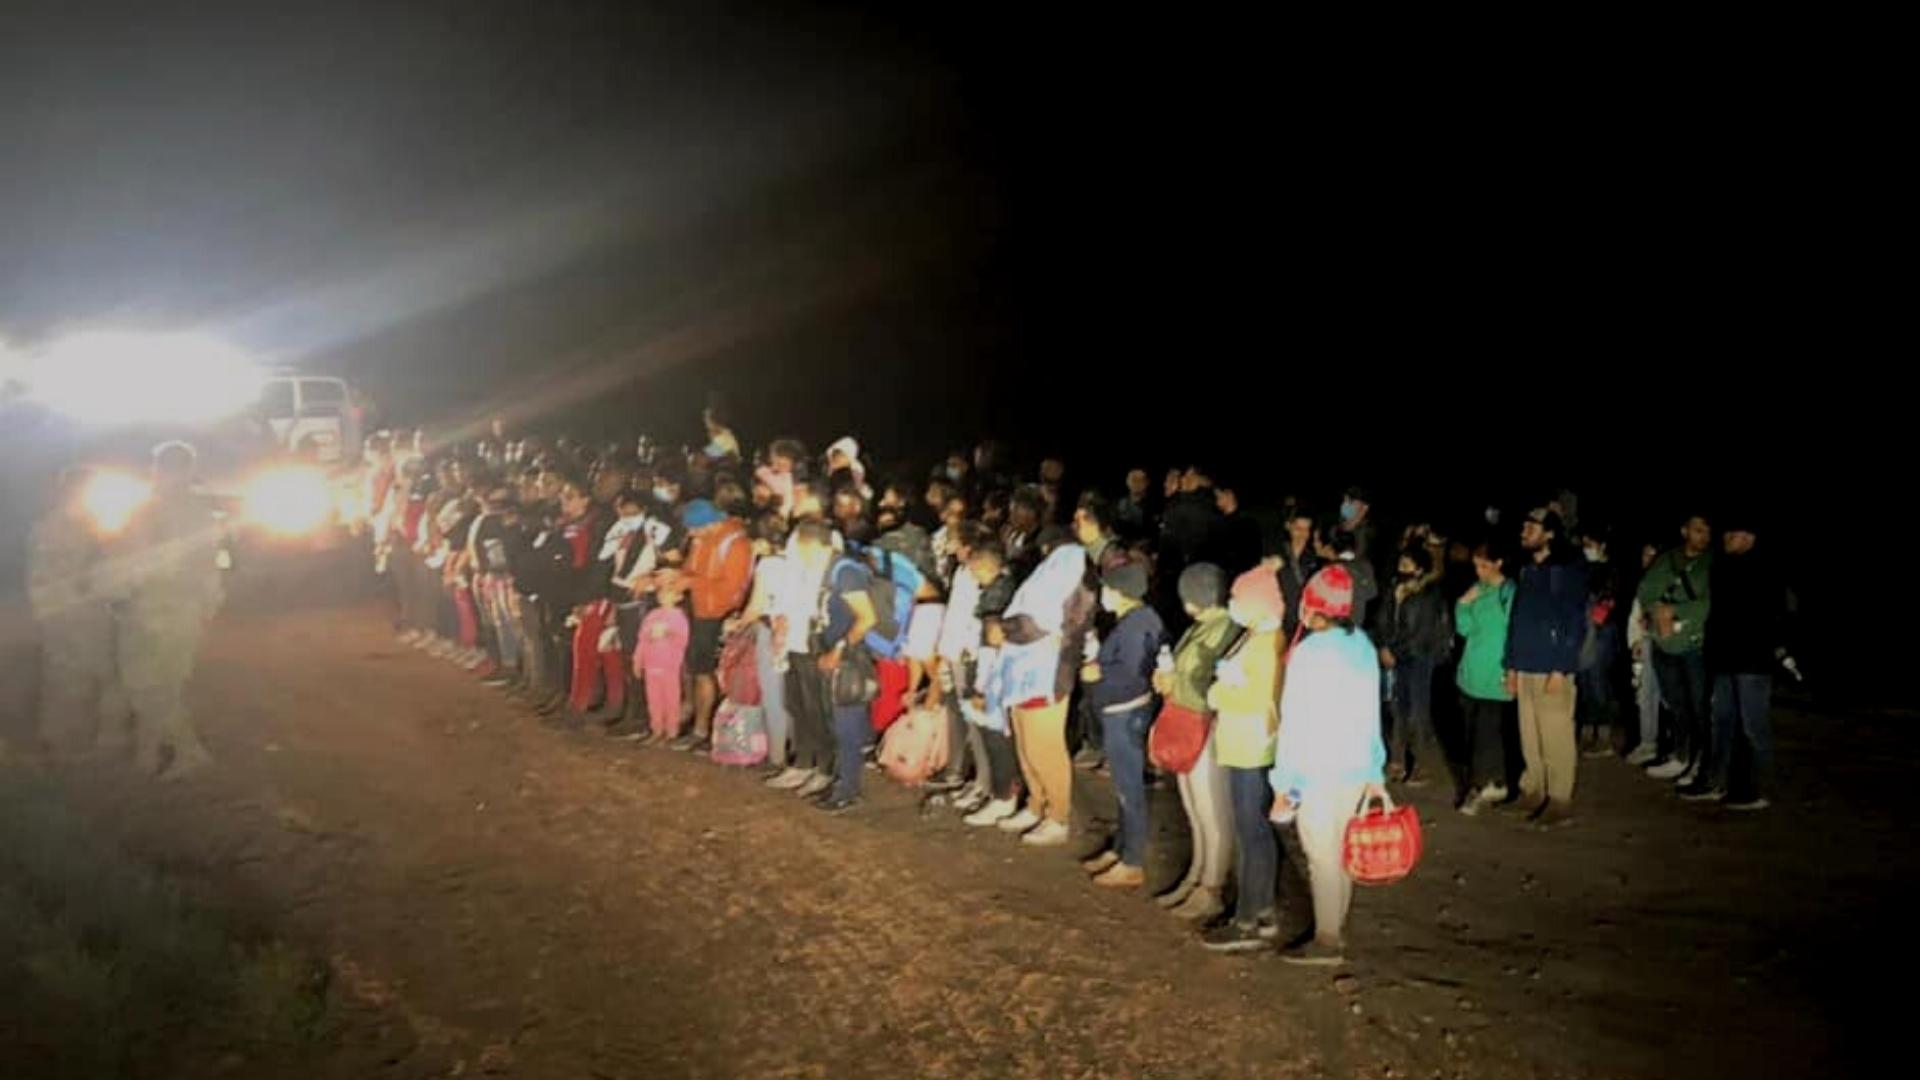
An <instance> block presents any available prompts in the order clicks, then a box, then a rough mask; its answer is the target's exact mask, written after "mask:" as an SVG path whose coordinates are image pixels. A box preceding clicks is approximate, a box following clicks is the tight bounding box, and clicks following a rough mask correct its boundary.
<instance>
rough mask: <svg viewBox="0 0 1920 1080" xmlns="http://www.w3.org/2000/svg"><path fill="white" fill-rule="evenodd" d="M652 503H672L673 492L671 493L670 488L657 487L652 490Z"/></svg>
mask: <svg viewBox="0 0 1920 1080" xmlns="http://www.w3.org/2000/svg"><path fill="white" fill-rule="evenodd" d="M653 501H654V502H660V503H670V502H672V501H673V491H672V489H670V488H662V487H657V488H654V489H653Z"/></svg>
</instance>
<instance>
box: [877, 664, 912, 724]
mask: <svg viewBox="0 0 1920 1080" xmlns="http://www.w3.org/2000/svg"><path fill="white" fill-rule="evenodd" d="M873 666H874V671H875V674H877V675H879V677H880V679H879V681H880V694H879V696H878V697H875V698H874V699H873V704H872V705H871V706H868V707H869V708H870V709H871V710H872V719H873V730H875V731H885V730H887V729H888V728H890V727H892V726H893V722H894V721H895V720H898V719H900V717H901V716H902V715H904V714H905V713H906V711H907V709H906V706H904V705H902V704H901V703H900V698H901V697H902V696H903V695H904V694H906V692H907V677H908V676H909V675H910V674H911V673H912V671H911V669H910V668H908V667H907V662H906V661H905V660H886V659H883V658H881V657H877V656H876V657H874V659H873Z"/></svg>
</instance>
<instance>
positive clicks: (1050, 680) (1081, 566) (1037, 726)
mask: <svg viewBox="0 0 1920 1080" xmlns="http://www.w3.org/2000/svg"><path fill="white" fill-rule="evenodd" d="M1047 540H1049V541H1051V540H1054V537H1053V536H1052V535H1051V534H1050V535H1049V536H1048V537H1047ZM1042 547H1045V542H1043V543H1042ZM1086 568H1087V552H1086V549H1085V548H1082V547H1081V546H1080V545H1078V544H1070V543H1057V546H1054V547H1053V548H1052V549H1051V551H1050V552H1049V553H1048V554H1047V555H1046V557H1045V558H1044V559H1043V560H1042V561H1041V563H1040V566H1039V567H1038V568H1037V569H1036V570H1034V572H1033V574H1032V576H1030V577H1028V578H1027V580H1026V581H1025V582H1023V583H1022V584H1021V585H1020V587H1019V588H1018V589H1017V590H1015V591H1014V594H1013V603H1012V604H1010V605H1008V607H1007V611H1006V615H1005V617H1004V618H1003V619H1002V626H1003V628H1004V631H1005V633H1006V645H1005V646H1004V647H1002V649H1001V656H1000V665H1001V670H1002V676H1001V677H1002V682H1003V687H1002V689H1001V695H1002V697H1003V698H1004V700H1005V701H1007V702H1008V703H1010V704H1011V705H1012V707H1013V731H1014V747H1015V750H1016V751H1017V752H1018V754H1019V757H1020V772H1021V774H1022V775H1023V776H1025V778H1026V782H1027V805H1026V808H1025V809H1023V810H1021V811H1020V812H1019V813H1017V814H1015V815H1013V816H1012V817H1009V818H1007V819H1006V820H1004V821H1001V822H1000V823H999V825H1000V828H1001V830H1002V831H1005V832H1011V833H1019V834H1021V841H1022V842H1023V843H1026V844H1029V845H1032V846H1035V847H1057V846H1059V845H1062V844H1065V843H1066V842H1067V838H1068V836H1069V835H1070V834H1071V831H1072V830H1071V829H1070V827H1069V826H1070V823H1071V822H1072V820H1073V761H1072V759H1070V758H1069V757H1068V756H1067V728H1066V722H1067V702H1068V698H1069V694H1070V691H1071V690H1072V684H1071V682H1069V683H1068V685H1067V686H1065V687H1061V686H1060V685H1059V681H1060V672H1061V670H1062V666H1063V664H1064V665H1065V666H1066V670H1067V671H1068V672H1069V673H1071V672H1072V671H1073V669H1074V666H1075V661H1076V660H1077V659H1078V656H1079V649H1080V642H1081V638H1082V637H1084V635H1085V633H1086V627H1085V625H1084V623H1083V624H1082V625H1080V626H1079V627H1078V628H1077V630H1076V628H1075V627H1074V625H1073V622H1074V620H1073V618H1072V611H1071V610H1070V609H1072V608H1075V607H1077V606H1078V604H1077V601H1078V600H1079V599H1080V598H1079V597H1078V595H1077V594H1079V593H1083V592H1085V591H1086V587H1085V586H1084V585H1083V584H1082V581H1081V579H1082V578H1083V577H1084V575H1085V574H1086Z"/></svg>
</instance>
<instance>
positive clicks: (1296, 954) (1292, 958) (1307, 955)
mask: <svg viewBox="0 0 1920 1080" xmlns="http://www.w3.org/2000/svg"><path fill="white" fill-rule="evenodd" d="M1280 959H1282V960H1285V961H1286V962H1287V963H1289V964H1298V965H1300V966H1302V967H1339V966H1340V965H1342V964H1344V963H1346V962H1347V954H1346V950H1344V949H1342V948H1341V947H1340V946H1338V945H1327V944H1323V943H1322V942H1321V941H1319V940H1318V939H1317V938H1309V939H1308V940H1306V941H1304V942H1301V943H1300V944H1298V945H1295V946H1292V947H1291V948H1289V949H1287V950H1286V951H1284V952H1282V953H1281V954H1280Z"/></svg>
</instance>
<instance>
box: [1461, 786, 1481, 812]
mask: <svg viewBox="0 0 1920 1080" xmlns="http://www.w3.org/2000/svg"><path fill="white" fill-rule="evenodd" d="M1486 805H1487V802H1486V800H1485V799H1483V798H1481V797H1480V793H1479V792H1477V791H1476V792H1474V793H1472V794H1471V795H1468V796H1467V797H1466V798H1464V799H1462V800H1460V812H1461V813H1463V814H1465V815H1467V816H1468V817H1479V816H1480V811H1481V810H1482V809H1484V808H1485V807H1486Z"/></svg>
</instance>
